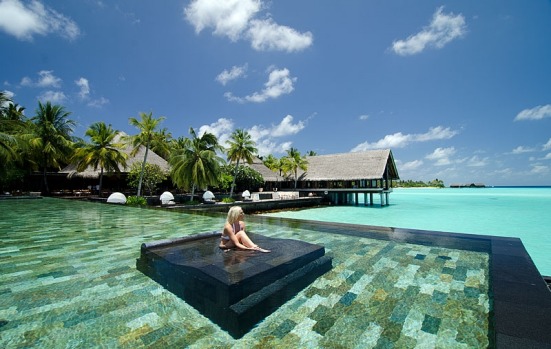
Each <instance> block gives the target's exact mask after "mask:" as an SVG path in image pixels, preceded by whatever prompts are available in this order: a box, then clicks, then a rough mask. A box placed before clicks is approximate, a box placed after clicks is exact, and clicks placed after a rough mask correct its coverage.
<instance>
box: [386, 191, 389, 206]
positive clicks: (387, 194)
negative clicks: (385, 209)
mask: <svg viewBox="0 0 551 349" xmlns="http://www.w3.org/2000/svg"><path fill="white" fill-rule="evenodd" d="M385 196H386V205H387V206H388V205H390V203H389V201H388V198H389V193H388V192H386V193H385Z"/></svg>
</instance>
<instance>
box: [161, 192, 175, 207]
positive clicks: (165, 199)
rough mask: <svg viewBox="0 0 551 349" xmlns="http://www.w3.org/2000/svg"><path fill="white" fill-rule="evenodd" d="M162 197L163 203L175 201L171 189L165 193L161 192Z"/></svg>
mask: <svg viewBox="0 0 551 349" xmlns="http://www.w3.org/2000/svg"><path fill="white" fill-rule="evenodd" d="M160 199H161V204H163V205H167V204H170V203H171V201H172V202H174V195H172V193H171V192H169V191H165V192H164V193H162V194H161V197H160Z"/></svg>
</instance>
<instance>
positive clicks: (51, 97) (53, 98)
mask: <svg viewBox="0 0 551 349" xmlns="http://www.w3.org/2000/svg"><path fill="white" fill-rule="evenodd" d="M38 99H39V100H40V101H42V102H52V103H54V104H56V103H62V102H64V101H65V100H67V96H65V93H63V92H61V91H46V92H44V93H42V94H41V95H40V96H38Z"/></svg>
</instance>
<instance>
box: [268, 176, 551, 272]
mask: <svg viewBox="0 0 551 349" xmlns="http://www.w3.org/2000/svg"><path fill="white" fill-rule="evenodd" d="M374 198H375V199H377V198H378V196H377V195H375V196H374ZM359 199H360V201H361V203H360V205H358V206H329V207H322V208H314V209H305V210H300V211H282V212H277V213H270V214H266V216H276V217H284V218H294V219H306V220H310V219H311V220H316V221H326V222H340V223H352V224H363V225H376V226H385V227H397V228H408V229H423V230H432V231H445V232H456V233H465V234H481V235H494V236H501V237H518V238H520V239H521V240H522V243H523V244H524V246H525V247H526V250H527V251H528V253H529V254H530V256H531V258H532V259H533V261H534V264H536V266H537V268H538V270H539V272H540V273H541V274H542V275H549V276H551V253H550V251H551V214H550V212H551V187H540V188H530V187H525V188H518V187H517V188H461V189H457V188H445V189H395V190H394V191H393V192H392V193H391V194H390V205H389V206H385V207H382V208H381V207H380V206H377V204H376V205H375V206H370V207H365V206H363V200H362V199H363V195H360V196H359ZM376 202H377V201H376Z"/></svg>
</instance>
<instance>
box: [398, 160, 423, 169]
mask: <svg viewBox="0 0 551 349" xmlns="http://www.w3.org/2000/svg"><path fill="white" fill-rule="evenodd" d="M422 165H423V160H413V161H410V162H406V163H404V164H403V165H402V166H400V170H404V171H411V170H416V169H418V168H420V167H421V166H422Z"/></svg>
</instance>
